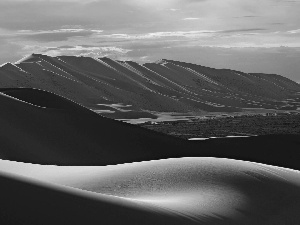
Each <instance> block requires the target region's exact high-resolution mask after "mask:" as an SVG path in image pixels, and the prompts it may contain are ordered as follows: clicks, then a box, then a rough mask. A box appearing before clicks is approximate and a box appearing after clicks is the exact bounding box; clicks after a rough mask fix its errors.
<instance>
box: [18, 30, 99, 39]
mask: <svg viewBox="0 0 300 225" xmlns="http://www.w3.org/2000/svg"><path fill="white" fill-rule="evenodd" d="M101 32H102V30H85V29H59V30H47V31H24V32H19V35H18V37H20V38H24V39H26V40H31V41H37V42H57V41H67V40H68V39H69V38H72V37H88V36H92V35H93V34H99V33H101Z"/></svg>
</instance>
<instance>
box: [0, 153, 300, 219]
mask: <svg viewBox="0 0 300 225" xmlns="http://www.w3.org/2000/svg"><path fill="white" fill-rule="evenodd" d="M0 181H1V186H0V201H1V204H0V209H1V211H0V212H1V214H0V220H1V221H2V222H5V221H9V222H11V224H30V225H32V224H55V225H60V224H89V225H92V224H107V225H111V224H165V225H168V224H170V225H171V224H209V225H212V224H228V225H229V224H245V225H247V224H249V225H250V224H257V225H260V224H261V225H279V224H280V225H281V224H294V225H295V224H299V223H300V214H299V210H300V191H299V190H300V173H299V172H298V171H293V170H289V169H284V168H279V167H273V166H267V165H263V164H256V163H251V162H244V161H235V160H229V159H216V158H179V159H167V160H158V161H148V162H138V163H130V164H123V165H113V166H105V167H96V166H94V167H78V166H75V167H59V166H42V165H34V164H24V163H18V162H11V161H3V160H1V161H0ZM62 185H63V186H62ZM74 188H75V189H74ZM1 224H3V223H1ZM6 224H8V223H6Z"/></svg>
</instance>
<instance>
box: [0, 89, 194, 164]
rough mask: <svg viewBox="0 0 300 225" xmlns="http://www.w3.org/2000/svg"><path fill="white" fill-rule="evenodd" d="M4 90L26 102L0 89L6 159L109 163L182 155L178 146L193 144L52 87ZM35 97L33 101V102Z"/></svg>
mask: <svg viewBox="0 0 300 225" xmlns="http://www.w3.org/2000/svg"><path fill="white" fill-rule="evenodd" d="M2 92H4V93H7V94H10V95H12V96H15V97H20V98H21V99H22V100H24V101H26V102H23V101H19V100H18V99H16V98H12V97H10V96H8V95H6V94H0V104H1V109H0V121H1V129H0V145H1V152H0V156H1V158H2V159H10V160H16V161H25V162H35V163H41V164H64V165H73V164H79V165H90V164H94V165H106V164H115V163H122V162H132V161H136V160H137V161H140V160H145V159H152V158H153V159H158V158H159V157H163V158H165V157H168V155H174V156H178V155H177V154H178V150H179V149H184V147H185V145H186V146H187V147H189V145H191V144H189V143H187V142H186V141H183V140H180V139H177V138H174V137H170V136H167V135H162V134H160V133H157V132H153V131H150V130H146V129H143V128H140V127H137V126H134V125H130V124H126V123H122V122H119V121H114V120H112V119H107V118H104V117H102V116H100V115H97V114H96V113H94V112H92V111H90V110H88V109H86V108H84V107H82V106H80V105H77V104H75V103H72V102H70V101H68V100H67V99H64V98H62V97H59V96H57V95H54V94H51V93H48V92H44V91H39V90H30V89H22V90H8V91H4V90H2ZM31 98H32V103H33V104H34V105H31V104H29V103H31V102H30V99H31ZM43 100H45V102H43ZM36 105H40V106H53V107H50V108H42V107H38V106H36ZM64 105H65V106H64ZM162 149H165V151H161V150H162ZM172 151H174V154H172Z"/></svg>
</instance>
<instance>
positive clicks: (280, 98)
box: [0, 54, 300, 118]
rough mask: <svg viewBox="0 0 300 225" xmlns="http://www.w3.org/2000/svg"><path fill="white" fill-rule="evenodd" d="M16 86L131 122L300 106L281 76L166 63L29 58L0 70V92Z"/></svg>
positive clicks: (292, 85)
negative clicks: (162, 114)
mask: <svg viewBox="0 0 300 225" xmlns="http://www.w3.org/2000/svg"><path fill="white" fill-rule="evenodd" d="M17 87H28V88H38V89H42V90H46V91H50V92H53V93H56V94H58V95H61V96H64V97H67V98H69V99H71V100H73V101H75V102H77V103H80V104H82V105H84V106H86V107H88V108H90V109H93V110H97V112H99V113H105V116H108V117H113V118H122V117H123V118H126V117H128V115H129V117H130V116H133V117H134V114H135V113H137V114H136V115H137V117H146V116H148V117H153V116H154V115H152V116H151V112H180V113H192V114H197V113H198V114H199V113H204V112H239V111H244V110H247V109H248V108H255V109H262V108H263V109H283V110H287V109H288V110H296V109H297V108H299V107H300V99H299V93H300V85H299V84H297V83H296V82H293V81H291V80H289V79H287V78H284V77H282V76H279V75H269V74H248V73H243V72H239V71H233V70H225V69H222V70H217V69H213V68H208V67H204V66H199V65H194V64H189V63H183V62H178V61H172V60H165V59H163V60H160V61H157V62H155V63H146V64H144V65H141V64H137V63H135V62H130V61H115V60H112V59H109V58H99V59H93V58H89V57H75V56H58V57H50V56H46V55H41V54H33V55H31V56H29V57H27V58H25V59H23V60H21V61H19V62H17V63H16V64H9V63H8V64H5V65H3V66H2V67H1V68H0V88H17ZM113 104H122V107H124V106H127V109H126V110H120V108H116V107H113ZM139 113H142V114H141V115H139ZM143 113H148V114H143ZM131 114H132V115H131ZM154 117H155V116H154Z"/></svg>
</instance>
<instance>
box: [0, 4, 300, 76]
mask: <svg viewBox="0 0 300 225" xmlns="http://www.w3.org/2000/svg"><path fill="white" fill-rule="evenodd" d="M299 12H300V0H55V1H51V0H0V64H3V63H5V62H16V61H18V60H19V59H21V58H23V57H24V56H26V55H29V54H31V53H41V54H47V55H49V56H57V55H77V56H79V55H82V56H91V57H103V56H107V57H110V58H113V59H118V60H133V61H136V62H139V63H146V62H153V61H156V60H159V59H162V58H164V59H173V60H179V61H185V62H190V63H196V64H200V65H203V66H209V67H214V68H228V69H235V70H240V71H244V72H263V73H276V74H280V75H283V76H285V77H288V78H290V79H292V80H294V81H297V82H300V13H299Z"/></svg>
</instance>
